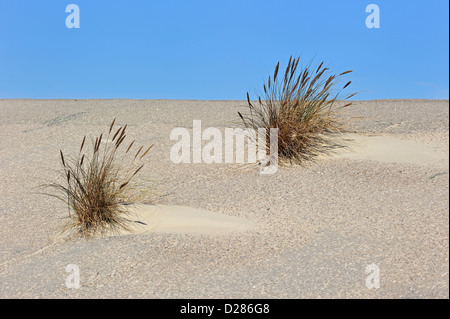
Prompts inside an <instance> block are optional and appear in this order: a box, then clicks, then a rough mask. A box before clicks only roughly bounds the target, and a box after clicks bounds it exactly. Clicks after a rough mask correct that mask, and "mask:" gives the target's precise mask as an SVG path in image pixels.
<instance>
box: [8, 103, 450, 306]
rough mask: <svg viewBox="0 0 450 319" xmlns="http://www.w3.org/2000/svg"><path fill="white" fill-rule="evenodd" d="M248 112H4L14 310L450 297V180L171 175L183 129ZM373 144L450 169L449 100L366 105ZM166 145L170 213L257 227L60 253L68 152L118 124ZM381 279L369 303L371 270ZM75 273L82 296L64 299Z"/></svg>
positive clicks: (14, 106) (378, 168)
mask: <svg viewBox="0 0 450 319" xmlns="http://www.w3.org/2000/svg"><path fill="white" fill-rule="evenodd" d="M244 105H245V104H244V103H243V102H240V101H168V100H164V101H163V100H161V101H146V100H142V101H137V100H79V101H74V100H0V136H1V141H0V177H1V178H0V297H2V298H17V297H19V298H34V297H38V298H54V297H62V298H66V297H68V298H79V297H88V298H108V297H120V298H126V297H134V298H141V297H144V298H223V297H224V298H324V297H329V298H448V297H449V260H448V255H449V195H448V191H449V170H448V166H447V165H446V161H445V160H444V161H440V162H437V163H428V164H426V165H417V163H398V162H389V161H373V160H368V159H367V158H334V159H324V160H321V161H319V162H317V163H316V164H312V165H309V166H306V167H286V168H280V169H279V171H278V172H277V173H276V174H274V175H266V176H264V175H260V174H259V173H258V171H257V170H248V169H235V166H233V165H225V164H222V165H206V164H190V165H188V164H183V165H176V164H172V163H171V161H170V157H169V151H170V148H171V146H172V145H173V143H174V142H173V141H171V140H170V139H169V135H170V132H171V130H172V128H174V127H180V126H181V127H187V128H191V127H192V120H194V119H200V120H202V124H203V127H204V128H205V127H208V126H215V127H219V128H224V127H229V126H231V123H230V122H232V120H236V119H237V115H236V112H237V111H238V110H245V108H244V107H243V106H244ZM351 111H352V114H349V115H348V117H351V118H352V119H353V120H352V125H353V127H354V131H355V132H357V133H358V134H359V135H366V136H367V135H377V136H379V135H382V136H384V137H386V136H387V137H388V138H395V139H400V140H407V141H410V142H414V143H416V142H417V143H421V145H426V147H429V148H433V149H434V150H436V151H437V152H443V153H445V154H448V145H449V144H448V143H449V131H448V129H449V122H448V115H449V103H448V100H441V101H428V100H378V101H366V102H359V103H356V104H355V105H354V106H352V109H351ZM113 118H117V121H118V123H119V124H128V126H129V129H128V133H129V134H130V135H132V136H133V137H134V138H136V139H137V140H138V142H140V143H146V144H147V143H155V144H156V145H155V147H154V148H153V149H152V150H151V153H150V156H149V157H148V159H147V160H148V163H147V166H146V167H145V168H144V169H143V170H142V174H140V180H141V182H142V183H143V184H144V185H152V184H155V183H156V184H157V185H158V189H159V193H160V199H159V200H160V202H161V203H162V204H166V205H180V206H186V207H192V208H197V209H202V210H210V211H212V212H215V213H220V214H224V215H228V216H235V217H240V218H245V219H246V220H249V221H251V222H252V223H254V225H255V227H254V228H252V229H251V230H248V231H245V232H236V233H229V234H225V235H220V236H218V235H208V234H200V235H199V234H183V233H172V234H166V233H160V232H155V233H147V234H137V235H127V236H120V237H109V238H104V239H93V240H89V241H86V240H81V239H80V240H72V241H67V242H55V238H56V234H57V232H58V230H59V227H60V225H61V223H62V220H61V218H63V217H65V216H66V213H67V212H66V209H65V207H64V205H63V204H61V203H59V202H57V201H55V200H54V199H52V198H50V197H45V196H42V195H37V194H33V187H35V186H36V185H39V184H41V183H45V182H46V181H47V180H49V179H53V178H54V173H53V172H52V169H55V168H58V165H59V153H58V152H59V149H63V150H65V151H66V152H67V153H70V152H75V151H76V150H77V149H78V147H79V144H80V142H81V139H82V137H83V135H84V134H98V133H100V132H101V131H103V130H105V129H106V128H107V126H108V125H109V123H110V122H111V120H112V119H113ZM372 263H375V264H377V265H378V266H379V268H380V284H381V287H380V288H379V289H372V290H370V289H368V288H367V287H366V286H365V282H366V276H367V274H366V272H365V270H366V266H367V265H369V264H372ZM68 264H76V265H78V266H79V268H80V271H81V288H80V289H67V288H66V286H65V281H66V277H67V276H68V273H66V272H65V269H66V266H67V265H68Z"/></svg>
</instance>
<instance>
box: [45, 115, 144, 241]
mask: <svg viewBox="0 0 450 319" xmlns="http://www.w3.org/2000/svg"><path fill="white" fill-rule="evenodd" d="M114 124H115V119H114V120H113V121H112V123H111V125H110V126H109V130H108V133H107V134H105V135H104V134H103V133H102V134H100V135H99V136H98V137H96V138H95V141H92V147H91V148H90V149H88V147H86V136H84V137H83V140H82V142H81V146H80V148H79V152H78V155H77V156H76V157H74V158H73V157H71V158H69V157H66V156H65V154H64V153H63V151H62V150H60V154H59V155H60V161H61V166H62V170H61V174H62V176H61V181H60V182H58V183H52V184H49V185H46V186H48V187H52V188H54V189H56V190H57V193H58V194H57V195H54V194H48V195H51V196H54V197H57V198H58V199H60V200H62V201H64V202H65V203H66V204H67V206H68V210H69V216H68V217H69V220H68V222H67V224H66V225H65V226H66V227H65V230H69V231H71V232H72V233H75V234H78V235H81V236H82V237H92V236H95V235H98V234H101V235H103V234H105V233H108V232H113V233H118V232H119V231H120V230H123V229H125V230H126V229H129V228H128V225H127V224H128V219H127V213H126V209H125V205H126V204H127V203H129V200H130V199H131V196H132V195H131V194H132V192H131V188H132V181H133V178H134V177H135V176H136V174H137V173H138V172H139V171H140V170H141V169H142V167H143V166H144V164H143V163H142V160H143V158H144V157H145V156H146V155H147V153H148V152H149V151H150V149H151V148H152V147H153V145H151V146H150V147H148V148H144V147H143V146H141V147H140V148H139V149H138V150H137V151H136V150H134V151H133V146H134V145H135V141H132V142H131V143H129V144H127V145H125V142H124V141H125V138H126V136H127V134H126V129H127V126H126V125H125V126H123V127H118V128H117V129H116V128H115V127H114ZM119 152H120V153H121V154H119Z"/></svg>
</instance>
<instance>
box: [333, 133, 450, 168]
mask: <svg viewBox="0 0 450 319" xmlns="http://www.w3.org/2000/svg"><path fill="white" fill-rule="evenodd" d="M341 138H342V139H343V140H344V141H345V146H346V147H344V148H340V149H337V150H335V151H334V154H333V155H332V156H333V157H339V158H349V159H357V160H370V161H379V162H388V163H407V164H415V165H429V164H444V165H448V158H449V157H448V153H446V152H444V151H440V150H436V149H435V148H433V147H432V146H429V145H426V144H423V143H419V142H415V141H409V140H401V139H398V138H395V137H391V136H364V135H358V134H343V136H342V137H341Z"/></svg>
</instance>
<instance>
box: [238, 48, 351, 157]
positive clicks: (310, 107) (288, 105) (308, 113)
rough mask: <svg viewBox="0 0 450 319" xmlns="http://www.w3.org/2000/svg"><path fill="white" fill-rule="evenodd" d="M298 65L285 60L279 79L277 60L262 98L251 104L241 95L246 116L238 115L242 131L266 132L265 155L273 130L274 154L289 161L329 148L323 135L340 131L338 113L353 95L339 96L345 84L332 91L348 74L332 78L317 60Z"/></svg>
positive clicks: (330, 141) (330, 144)
mask: <svg viewBox="0 0 450 319" xmlns="http://www.w3.org/2000/svg"><path fill="white" fill-rule="evenodd" d="M299 61H300V58H292V56H291V57H290V59H289V62H288V65H287V67H286V70H285V72H284V74H282V75H281V77H280V76H279V67H280V63H279V62H278V64H277V65H276V67H275V71H274V74H273V76H272V77H271V76H269V78H268V80H267V84H264V86H263V89H264V92H263V94H262V96H263V97H262V98H261V96H259V98H258V101H257V102H252V101H251V100H250V96H249V94H248V92H247V104H248V110H249V112H248V113H247V114H245V115H243V114H241V113H240V112H238V115H239V117H240V118H241V120H242V122H243V124H244V126H245V127H246V128H249V129H253V130H257V129H258V128H265V129H266V132H267V133H266V134H267V136H266V141H267V142H266V143H267V144H266V149H267V151H268V150H269V135H268V134H269V129H270V128H278V156H279V157H280V160H282V161H283V160H284V161H286V160H287V161H288V162H291V163H292V162H296V163H301V162H304V161H307V160H311V159H313V158H314V157H315V156H317V155H318V154H321V153H327V152H328V151H329V150H330V149H332V148H333V147H334V146H335V140H334V139H330V138H329V137H330V136H331V135H333V134H335V133H338V132H340V131H341V128H342V123H341V122H340V121H339V116H338V115H339V113H340V111H341V110H342V109H343V108H345V107H347V106H349V105H351V104H352V103H350V102H348V103H347V102H346V100H348V99H350V98H351V97H353V96H354V95H356V93H352V94H349V95H346V96H344V97H342V98H341V96H340V95H341V93H342V91H343V90H344V89H346V88H347V87H348V86H349V85H350V84H351V81H348V82H346V83H345V85H343V86H342V87H341V88H340V89H337V85H338V83H339V82H340V81H339V80H340V78H341V77H342V76H344V75H346V74H348V73H350V72H352V71H345V72H342V73H340V74H339V75H334V74H329V68H327V67H325V66H324V63H323V62H322V63H320V64H319V65H318V66H315V67H313V66H312V64H311V63H309V64H307V65H306V66H304V67H300V68H299V67H298V66H299Z"/></svg>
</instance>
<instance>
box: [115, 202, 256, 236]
mask: <svg viewBox="0 0 450 319" xmlns="http://www.w3.org/2000/svg"><path fill="white" fill-rule="evenodd" d="M128 213H129V216H130V219H131V220H132V221H133V222H132V223H130V225H131V227H130V231H122V233H121V234H122V235H128V234H142V233H148V232H155V233H176V234H209V235H219V234H224V233H229V232H242V231H245V230H248V229H251V228H252V227H253V226H254V224H253V223H252V222H250V221H248V220H246V219H244V218H241V217H236V216H228V215H223V214H219V213H215V212H211V211H208V210H203V209H195V208H190V207H183V206H175V205H142V204H138V205H132V206H130V208H129V209H128Z"/></svg>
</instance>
